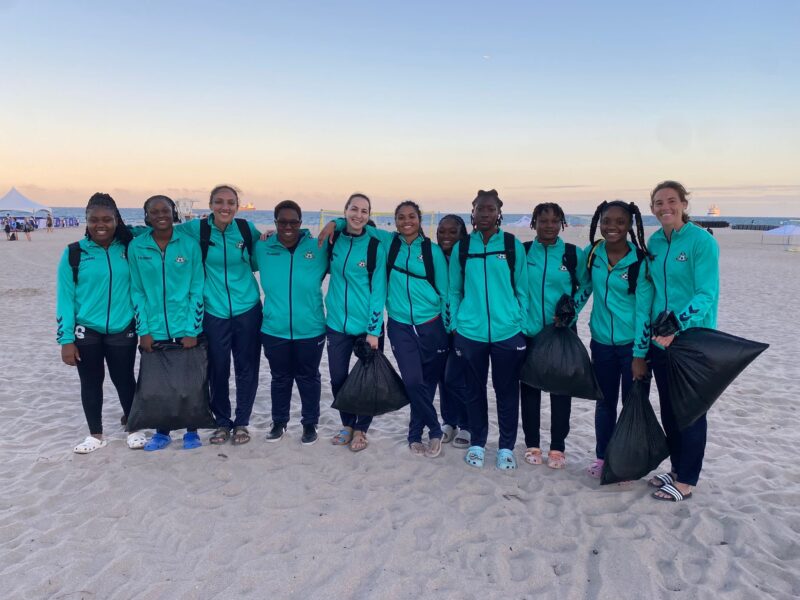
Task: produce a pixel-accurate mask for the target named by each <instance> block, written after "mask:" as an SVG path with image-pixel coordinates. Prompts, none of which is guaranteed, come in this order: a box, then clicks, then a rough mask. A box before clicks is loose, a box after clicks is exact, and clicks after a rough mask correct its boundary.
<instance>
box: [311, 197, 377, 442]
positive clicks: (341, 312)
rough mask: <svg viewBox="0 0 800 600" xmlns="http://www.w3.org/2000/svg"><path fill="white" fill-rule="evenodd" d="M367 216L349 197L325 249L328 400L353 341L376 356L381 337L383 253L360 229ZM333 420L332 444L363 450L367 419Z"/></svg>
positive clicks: (364, 203) (363, 202) (361, 200)
mask: <svg viewBox="0 0 800 600" xmlns="http://www.w3.org/2000/svg"><path fill="white" fill-rule="evenodd" d="M370 212H371V205H370V200H369V198H367V196H365V195H363V194H353V195H352V196H350V198H348V200H347V203H346V204H345V207H344V214H345V220H346V221H347V226H346V229H345V230H344V231H342V233H341V234H340V235H339V236H337V238H336V241H335V242H334V243H333V246H332V248H330V252H331V264H330V273H331V276H330V279H329V281H328V293H327V295H326V296H325V310H326V313H327V338H328V366H329V368H330V375H331V388H332V390H333V395H334V397H335V396H336V394H337V393H338V392H339V389H340V388H341V387H342V385H343V384H344V381H345V379H347V375H348V372H349V367H350V357H351V355H352V353H353V345H354V344H355V342H356V340H358V339H359V338H366V341H367V343H368V344H369V345H370V346H371V347H372V348H373V349H375V350H377V349H378V348H379V338H380V337H381V336H382V333H383V309H384V306H385V304H386V252H385V251H384V249H383V247H382V246H381V244H380V243H379V242H377V240H374V238H372V237H370V236H368V235H367V233H366V231H365V229H364V227H366V225H367V221H369V216H370ZM321 238H322V236H321ZM322 239H324V238H322ZM339 414H340V416H341V420H342V429H341V431H339V433H337V434H336V435H335V436H333V439H332V440H331V441H332V443H333V444H334V445H342V446H344V445H349V446H350V450H352V451H353V452H359V451H361V450H364V449H365V448H366V447H367V443H368V442H367V430H368V429H369V425H370V423H371V422H372V417H368V416H363V415H353V414H350V413H345V412H341V411H340V413H339Z"/></svg>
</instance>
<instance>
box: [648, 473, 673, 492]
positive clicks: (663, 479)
mask: <svg viewBox="0 0 800 600" xmlns="http://www.w3.org/2000/svg"><path fill="white" fill-rule="evenodd" d="M653 479H657V480H658V481H659V483H653ZM653 479H650V480H648V481H647V485H649V486H650V487H654V488H658V489H661V488H662V487H664V486H665V485H672V484H673V483H675V480H674V479H673V478H672V474H671V473H661V475H656V476H655V477H653Z"/></svg>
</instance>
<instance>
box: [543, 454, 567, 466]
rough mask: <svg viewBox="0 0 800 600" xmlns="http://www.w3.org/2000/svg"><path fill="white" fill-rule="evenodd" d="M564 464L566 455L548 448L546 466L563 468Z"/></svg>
mask: <svg viewBox="0 0 800 600" xmlns="http://www.w3.org/2000/svg"><path fill="white" fill-rule="evenodd" d="M566 464H567V457H566V456H564V453H563V452H559V451H558V450H550V452H548V453H547V466H548V467H550V468H551V469H563V468H564V465H566Z"/></svg>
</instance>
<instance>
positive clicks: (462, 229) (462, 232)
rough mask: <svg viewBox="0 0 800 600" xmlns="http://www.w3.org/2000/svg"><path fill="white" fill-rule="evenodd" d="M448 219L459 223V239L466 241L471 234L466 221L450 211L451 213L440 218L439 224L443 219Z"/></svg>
mask: <svg viewBox="0 0 800 600" xmlns="http://www.w3.org/2000/svg"><path fill="white" fill-rule="evenodd" d="M447 219H450V220H452V221H455V222H456V224H457V225H458V240H459V241H464V240H465V239H467V238H468V237H469V234H468V233H467V224H466V223H464V219H462V218H461V217H459V216H458V215H456V214H453V213H450V214H449V215H445V216H443V217H442V218H441V219H439V224H441V223H442V221H446V220H447Z"/></svg>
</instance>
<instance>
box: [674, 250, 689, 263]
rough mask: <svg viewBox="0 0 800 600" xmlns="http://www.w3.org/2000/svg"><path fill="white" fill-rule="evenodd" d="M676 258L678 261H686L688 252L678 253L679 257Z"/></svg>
mask: <svg viewBox="0 0 800 600" xmlns="http://www.w3.org/2000/svg"><path fill="white" fill-rule="evenodd" d="M675 260H677V261H678V262H686V260H687V259H686V252H681V253H680V254H678V258H676V259H675Z"/></svg>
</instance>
